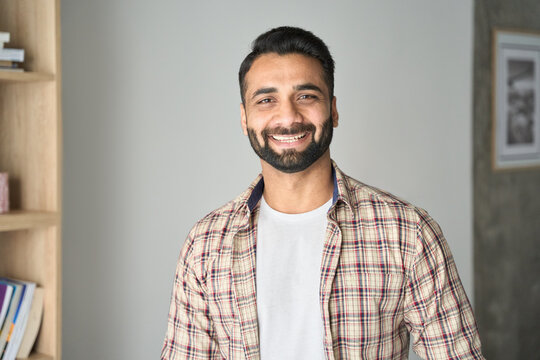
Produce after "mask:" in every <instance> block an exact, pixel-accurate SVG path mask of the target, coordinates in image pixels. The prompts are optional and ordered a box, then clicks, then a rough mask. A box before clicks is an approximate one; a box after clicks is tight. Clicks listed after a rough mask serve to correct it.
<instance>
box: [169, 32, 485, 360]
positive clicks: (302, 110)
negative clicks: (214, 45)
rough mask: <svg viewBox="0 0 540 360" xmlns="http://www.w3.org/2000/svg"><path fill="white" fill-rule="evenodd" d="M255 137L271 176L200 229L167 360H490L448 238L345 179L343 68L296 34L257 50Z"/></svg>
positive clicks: (422, 216)
mask: <svg viewBox="0 0 540 360" xmlns="http://www.w3.org/2000/svg"><path fill="white" fill-rule="evenodd" d="M239 80H240V92H241V97H242V104H241V105H240V112H241V125H242V130H243V132H244V134H245V135H247V136H248V138H249V141H250V143H251V146H252V148H253V150H254V151H255V152H256V153H257V155H258V156H259V158H260V161H261V167H262V174H261V175H259V176H258V177H257V178H256V179H255V181H253V183H252V184H251V185H250V186H249V188H248V189H247V190H246V191H245V192H244V193H243V194H241V195H240V196H239V197H237V198H236V199H234V200H233V201H231V202H229V203H228V204H226V205H225V206H223V207H221V208H219V209H217V210H215V211H213V212H211V213H210V214H208V215H207V216H206V217H204V218H203V219H202V220H200V221H199V222H197V224H196V225H195V226H194V227H193V229H192V230H191V232H190V233H189V236H188V238H187V240H186V241H185V243H184V246H183V248H182V252H181V254H180V258H179V261H178V266H177V271H176V277H175V283H174V289H173V298H172V300H171V307H170V313H169V323H168V330H167V334H166V337H165V342H164V345H163V349H162V353H161V358H162V359H262V360H271V359H279V360H283V359H310V360H311V359H336V360H338V359H406V358H407V357H408V347H409V339H410V337H412V342H413V349H414V350H415V352H416V353H417V354H419V355H420V356H421V357H422V358H424V359H483V357H482V355H481V352H480V341H479V337H478V333H477V329H476V323H475V320H474V316H473V313H472V309H471V306H470V304H469V301H468V299H467V296H466V294H465V292H464V290H463V287H462V285H461V282H460V280H459V276H458V273H457V269H456V266H455V264H454V261H453V259H452V255H451V253H450V250H449V248H448V245H447V243H446V241H445V239H444V237H443V235H442V232H441V230H440V228H439V226H438V225H437V224H436V223H435V221H434V220H433V219H432V218H431V217H430V216H429V215H428V214H427V213H426V212H425V211H424V210H422V209H420V208H417V207H415V206H413V205H411V204H409V203H407V202H405V201H403V200H401V199H399V198H397V197H395V196H393V195H391V194H388V193H386V192H383V191H381V190H378V189H376V188H373V187H370V186H367V185H365V184H363V183H361V182H359V181H357V180H354V179H352V178H350V177H348V176H347V175H345V174H344V173H343V172H342V171H341V170H340V169H339V168H338V167H337V165H336V164H335V163H334V162H333V161H332V160H331V158H330V150H329V146H330V143H331V141H332V133H333V129H334V128H335V127H337V125H338V112H337V106H336V98H335V96H334V95H333V92H334V61H333V59H332V56H331V55H330V52H329V51H328V48H327V46H326V45H325V44H324V42H323V41H322V40H321V39H319V38H318V37H316V36H315V35H313V34H312V33H311V32H308V31H305V30H302V29H299V28H292V27H280V28H276V29H272V30H270V31H268V32H266V33H264V34H262V35H260V36H259V37H258V38H257V39H256V40H255V42H254V43H253V47H252V52H251V53H250V54H249V55H248V56H247V57H246V58H245V59H244V61H243V62H242V64H241V66H240V71H239Z"/></svg>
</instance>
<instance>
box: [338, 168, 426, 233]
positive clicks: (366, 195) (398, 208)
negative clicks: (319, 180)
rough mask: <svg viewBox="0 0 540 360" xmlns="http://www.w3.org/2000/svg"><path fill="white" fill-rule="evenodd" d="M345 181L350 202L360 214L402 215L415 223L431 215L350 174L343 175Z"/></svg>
mask: <svg viewBox="0 0 540 360" xmlns="http://www.w3.org/2000/svg"><path fill="white" fill-rule="evenodd" d="M343 181H344V182H346V185H345V186H346V188H347V189H348V195H349V201H350V204H351V206H352V208H353V209H354V210H355V211H356V212H357V213H358V214H359V215H360V216H362V215H366V214H365V212H366V211H369V212H370V214H371V215H374V216H386V217H387V216H392V217H401V218H405V219H407V220H408V221H411V222H414V223H417V222H421V221H423V219H424V218H425V217H429V215H428V213H427V212H426V210H424V209H422V208H420V207H418V206H415V205H413V204H411V203H410V202H408V201H407V200H404V199H403V198H401V197H399V196H396V195H394V194H392V193H390V192H388V191H385V190H382V189H380V188H377V187H375V186H371V185H367V184H365V183H363V182H361V181H358V180H356V179H354V178H352V177H350V176H348V175H343Z"/></svg>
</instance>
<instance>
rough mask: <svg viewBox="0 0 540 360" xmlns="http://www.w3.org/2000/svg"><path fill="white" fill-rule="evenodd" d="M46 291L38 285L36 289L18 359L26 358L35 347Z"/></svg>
mask: <svg viewBox="0 0 540 360" xmlns="http://www.w3.org/2000/svg"><path fill="white" fill-rule="evenodd" d="M44 295H45V291H44V290H43V288H40V287H36V289H35V290H34V298H33V299H32V306H31V307H30V312H29V313H28V322H27V324H26V331H25V332H24V335H23V338H22V341H21V346H20V347H19V351H18V352H17V356H16V358H17V359H26V358H27V357H28V356H30V352H31V351H32V348H33V347H34V343H35V342H36V338H37V335H38V332H39V328H40V326H41V319H42V317H43V297H44Z"/></svg>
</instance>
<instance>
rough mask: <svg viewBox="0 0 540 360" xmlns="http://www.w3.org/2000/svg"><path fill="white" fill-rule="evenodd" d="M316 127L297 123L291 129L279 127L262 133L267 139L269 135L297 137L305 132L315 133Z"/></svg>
mask: <svg viewBox="0 0 540 360" xmlns="http://www.w3.org/2000/svg"><path fill="white" fill-rule="evenodd" d="M315 130H316V128H315V125H313V124H299V123H295V124H293V125H292V126H291V127H289V128H285V127H282V126H277V127H275V128H271V129H270V128H266V129H264V130H263V131H261V134H262V135H263V137H265V138H266V137H267V136H269V135H295V134H299V133H303V132H312V133H315Z"/></svg>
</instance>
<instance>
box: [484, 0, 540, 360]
mask: <svg viewBox="0 0 540 360" xmlns="http://www.w3.org/2000/svg"><path fill="white" fill-rule="evenodd" d="M494 27H499V28H508V29H528V30H537V31H540V2H539V1H538V0H512V1H510V0H504V1H503V0H477V1H476V3H475V28H474V31H475V38H474V45H475V51H474V84H475V85H474V218H475V220H474V264H475V265H474V270H475V271H474V273H475V278H474V282H475V299H476V304H477V307H476V315H477V320H478V326H479V328H480V335H481V338H482V344H483V349H484V353H485V355H486V357H487V358H488V359H490V360H496V359H504V360H507V359H540V305H539V304H540V191H539V186H540V169H538V168H537V169H535V170H514V171H504V172H494V171H492V169H491V133H492V119H491V116H492V113H491V85H492V81H491V80H492V79H491V46H492V38H491V36H492V29H493V28H494ZM537 71H538V69H537ZM536 111H538V109H537V110H536Z"/></svg>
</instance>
